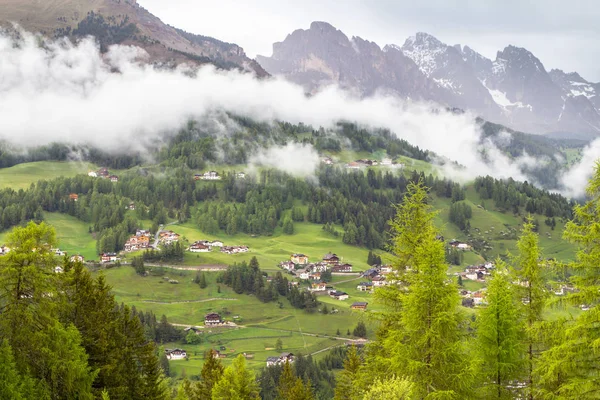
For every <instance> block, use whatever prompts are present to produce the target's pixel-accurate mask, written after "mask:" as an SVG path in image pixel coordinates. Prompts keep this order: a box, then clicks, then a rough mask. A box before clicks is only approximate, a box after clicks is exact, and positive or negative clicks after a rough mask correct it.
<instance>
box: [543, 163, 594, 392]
mask: <svg viewBox="0 0 600 400" xmlns="http://www.w3.org/2000/svg"><path fill="white" fill-rule="evenodd" d="M587 194H588V197H589V198H590V200H589V201H588V202H587V203H586V204H585V205H583V206H580V205H576V206H575V209H574V219H573V221H570V222H568V223H567V225H566V227H565V233H564V237H565V238H566V239H568V240H569V241H571V242H573V243H576V244H577V245H579V251H578V252H577V256H576V261H575V262H574V263H572V264H569V265H567V266H565V268H566V269H567V270H568V271H570V272H572V275H571V277H570V278H569V279H570V282H571V283H572V284H573V286H574V287H575V289H576V291H575V292H573V293H571V294H569V295H568V296H567V298H566V302H567V303H569V304H571V305H573V306H576V307H580V306H582V305H585V306H587V307H588V308H589V309H588V310H587V311H584V312H582V313H581V314H580V315H579V316H578V317H577V318H575V319H573V318H563V319H561V320H559V321H557V323H554V324H551V323H546V324H549V325H551V326H550V327H549V330H551V331H553V332H554V333H555V335H556V337H557V339H556V340H555V342H554V343H553V346H552V347H551V348H549V349H548V350H546V351H545V352H544V353H543V354H542V355H541V357H540V360H539V364H538V367H537V368H536V372H537V375H538V376H539V378H538V379H539V383H540V386H541V387H540V389H539V391H540V396H544V398H552V399H597V398H598V397H599V396H600V369H599V366H600V345H599V343H600V322H599V321H600V307H599V295H598V294H599V293H600V229H599V227H600V163H596V166H595V170H594V175H593V177H592V179H591V181H590V183H589V185H588V187H587Z"/></svg>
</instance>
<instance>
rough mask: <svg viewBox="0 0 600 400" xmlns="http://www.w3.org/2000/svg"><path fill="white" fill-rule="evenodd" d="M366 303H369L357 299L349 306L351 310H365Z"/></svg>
mask: <svg viewBox="0 0 600 400" xmlns="http://www.w3.org/2000/svg"><path fill="white" fill-rule="evenodd" d="M368 304H369V303H367V302H366V301H357V302H354V303H352V305H351V306H350V308H351V309H353V310H366V309H367V305H368Z"/></svg>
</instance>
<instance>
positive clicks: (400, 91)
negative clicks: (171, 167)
mask: <svg viewBox="0 0 600 400" xmlns="http://www.w3.org/2000/svg"><path fill="white" fill-rule="evenodd" d="M256 59H257V61H258V62H259V63H260V64H261V65H262V66H263V67H264V68H265V69H266V70H267V72H269V73H270V74H272V75H281V76H284V77H286V78H287V79H288V80H290V81H292V82H295V83H298V84H301V85H303V86H304V87H305V89H306V90H307V91H308V92H311V93H314V92H315V91H317V90H319V89H320V88H321V87H323V86H326V85H328V84H332V83H335V84H339V85H340V86H342V87H344V88H347V89H351V90H354V91H356V92H358V93H359V94H360V95H363V96H369V95H372V94H373V93H375V92H377V91H383V92H393V93H395V94H397V95H399V96H401V97H403V98H408V99H414V100H430V101H435V102H438V103H441V104H443V105H448V106H451V107H458V108H462V109H465V110H470V111H472V112H474V113H476V114H477V115H479V116H481V117H482V118H485V119H488V120H490V121H493V122H496V123H501V124H506V125H508V126H510V127H511V128H513V129H518V130H522V131H526V132H534V133H556V132H568V133H570V134H571V136H577V137H588V138H589V137H595V136H598V135H600V92H599V91H600V84H599V83H591V82H588V81H586V80H584V79H583V78H581V77H580V76H579V74H577V73H569V74H566V73H564V72H562V71H560V70H552V71H550V73H548V72H547V71H546V69H545V68H544V65H543V64H542V62H541V61H540V60H539V59H538V58H536V57H535V56H534V55H533V54H532V53H531V52H529V51H528V50H526V49H523V48H519V47H515V46H512V45H511V46H507V47H506V48H505V49H503V50H502V51H499V52H498V53H497V56H496V59H495V60H493V61H492V60H490V59H488V58H486V57H484V56H482V55H481V54H479V53H477V52H476V51H474V50H473V49H471V48H470V47H468V46H461V45H454V46H449V45H447V44H445V43H443V42H441V41H440V40H438V39H437V38H435V37H433V36H432V35H429V34H427V33H423V32H419V33H417V34H416V35H415V36H412V37H410V38H408V39H407V40H406V41H405V42H404V44H403V45H402V46H398V45H394V44H389V45H386V46H384V47H383V48H380V47H379V46H378V45H377V44H376V43H373V42H370V41H367V40H364V39H362V38H360V37H352V38H351V39H349V38H348V37H347V36H346V35H345V34H344V33H343V32H341V31H340V30H338V29H336V28H334V27H333V26H332V25H330V24H328V23H326V22H313V23H312V24H311V26H310V28H309V29H307V30H302V29H299V30H296V31H294V32H293V33H291V34H289V35H288V36H287V37H286V38H285V40H283V41H282V42H278V43H275V44H274V45H273V54H272V56H271V57H264V56H257V58H256Z"/></svg>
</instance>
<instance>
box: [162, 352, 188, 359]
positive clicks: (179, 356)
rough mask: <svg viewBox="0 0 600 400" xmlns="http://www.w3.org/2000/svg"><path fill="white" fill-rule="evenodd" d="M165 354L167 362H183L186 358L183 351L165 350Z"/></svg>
mask: <svg viewBox="0 0 600 400" xmlns="http://www.w3.org/2000/svg"><path fill="white" fill-rule="evenodd" d="M165 353H166V354H167V359H169V360H183V359H184V358H186V357H187V353H186V352H185V350H182V349H174V350H169V349H166V350H165Z"/></svg>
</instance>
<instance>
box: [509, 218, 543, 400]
mask: <svg viewBox="0 0 600 400" xmlns="http://www.w3.org/2000/svg"><path fill="white" fill-rule="evenodd" d="M517 248H518V250H519V255H518V257H517V258H516V260H515V261H516V268H517V273H518V276H519V279H520V280H521V281H522V283H523V286H521V291H520V293H519V294H520V295H521V296H522V298H523V300H524V303H525V306H524V307H525V313H524V314H525V327H526V330H525V343H526V346H527V349H526V351H527V357H526V365H527V397H528V398H529V399H530V400H533V399H534V398H535V390H536V385H537V382H535V376H534V375H535V374H534V369H535V366H536V362H537V358H538V356H539V353H540V352H541V351H542V343H541V340H540V337H539V327H540V322H541V321H542V312H543V311H544V307H545V306H546V299H547V297H548V292H547V290H546V287H545V280H544V276H543V272H544V271H543V262H542V260H541V252H540V248H539V237H538V234H537V233H535V232H534V225H533V219H532V218H531V217H529V218H528V219H527V222H526V223H525V224H524V225H523V232H522V234H521V237H520V238H519V241H518V242H517Z"/></svg>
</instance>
